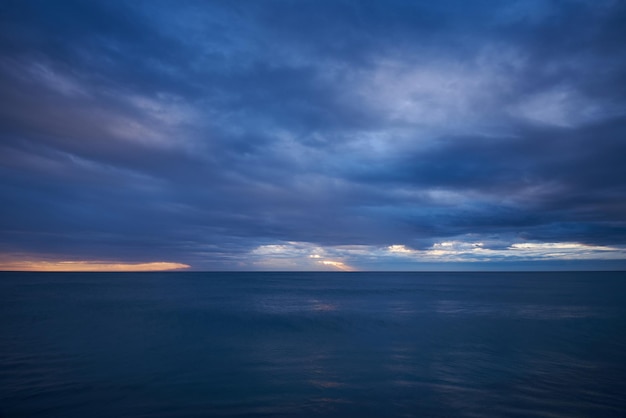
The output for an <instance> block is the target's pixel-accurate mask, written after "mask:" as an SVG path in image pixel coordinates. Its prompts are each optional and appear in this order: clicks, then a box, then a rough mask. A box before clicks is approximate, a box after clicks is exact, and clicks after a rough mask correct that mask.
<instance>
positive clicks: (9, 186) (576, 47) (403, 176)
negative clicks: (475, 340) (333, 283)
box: [0, 0, 626, 270]
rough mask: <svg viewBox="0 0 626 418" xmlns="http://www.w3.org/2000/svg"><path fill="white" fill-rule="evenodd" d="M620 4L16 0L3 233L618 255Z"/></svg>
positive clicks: (328, 252) (210, 255) (225, 258)
mask: <svg viewBox="0 0 626 418" xmlns="http://www.w3.org/2000/svg"><path fill="white" fill-rule="evenodd" d="M624 22H626V7H624V5H622V4H621V3H619V2H611V1H597V2H556V1H555V2H552V1H546V2H521V1H519V2H518V1H514V2H505V3H503V2H499V1H488V0H487V1H480V2H478V3H475V4H472V5H471V6H469V5H467V4H465V3H463V2H458V1H452V0H446V1H442V2H438V3H437V4H434V3H423V2H412V3H411V2H404V1H391V2H388V3H385V5H384V6H383V5H381V4H380V3H379V2H375V1H362V2H352V1H342V2H331V1H328V2H327V1H317V2H308V1H304V2H299V3H298V4H297V5H292V4H288V3H284V2H274V1H267V2H260V3H247V4H245V5H243V4H241V3H229V2H218V3H210V4H208V3H207V4H199V3H193V2H191V3H181V4H180V5H176V7H174V6H173V5H172V4H170V3H168V2H155V3H154V4H151V5H150V7H147V5H145V4H141V3H127V2H122V1H106V2H105V1H93V2H89V3H88V4H87V3H83V2H75V1H69V0H68V1H60V2H55V4H54V5H51V4H50V3H49V2H45V1H35V0H33V1H29V2H12V3H10V4H8V5H6V6H4V7H3V13H2V14H0V28H2V29H0V50H1V51H2V54H1V55H2V59H1V60H0V96H1V97H2V98H3V100H1V101H0V176H1V178H2V179H3V180H2V182H1V183H0V196H1V197H0V204H1V207H2V209H1V210H2V216H1V217H0V252H2V253H5V254H31V255H33V256H34V257H36V256H38V255H39V256H40V257H44V258H45V257H54V258H55V259H65V260H75V259H78V260H83V259H85V260H99V259H114V260H118V261H119V263H144V262H145V263H148V262H151V260H155V259H157V260H159V259H170V257H172V259H175V260H178V261H179V262H181V263H184V264H188V265H191V266H193V268H195V269H254V268H259V269H308V270H310V269H337V268H348V266H350V267H353V268H358V269H368V268H379V267H381V266H385V268H390V269H393V268H394V267H397V266H399V265H400V264H394V263H419V262H433V263H434V262H435V261H434V260H442V262H443V261H451V260H459V261H458V262H472V260H476V259H480V260H484V261H485V262H487V261H486V260H493V261H494V262H496V261H498V260H500V261H501V260H519V261H526V262H528V263H532V262H536V261H537V260H546V259H548V258H550V257H548V256H546V254H549V253H550V252H551V251H552V253H555V254H562V255H563V257H566V258H567V257H569V258H567V259H571V258H577V257H579V258H580V259H581V260H592V259H593V260H596V259H597V260H603V259H606V258H607V257H609V258H611V259H614V258H619V257H621V255H620V254H621V253H620V251H621V250H620V248H622V246H623V244H624V242H626V218H625V216H624V214H625V213H626V200H625V196H626V188H625V187H626V186H625V183H624V180H623V179H624V178H626V172H625V168H624V167H625V166H624V164H623V162H622V161H621V160H622V158H621V156H622V155H624V154H625V153H626V145H625V144H626V143H625V142H624V141H623V138H624V135H625V134H626V118H625V115H624V112H625V111H626V97H625V94H624V91H623V89H621V88H620V86H623V85H626V53H625V51H624V46H623V42H620V41H621V38H622V37H623V36H621V35H622V32H623V27H624ZM52 242H54V245H52V244H51V243H52ZM451 242H452V243H456V244H454V245H453V246H452V247H446V246H442V245H443V243H451ZM480 242H482V243H484V245H483V246H482V247H480V246H479V247H475V246H474V244H475V243H480ZM524 243H533V245H539V246H540V245H544V244H545V245H546V247H536V248H533V249H532V250H531V249H529V248H523V247H519V248H518V247H513V245H518V244H519V245H522V244H524ZM559 243H574V244H571V245H580V246H581V247H580V248H578V247H577V248H575V249H571V248H570V249H567V248H555V247H550V246H551V245H557V244H558V245H561V244H559ZM437 245H439V247H437ZM563 245H570V244H563ZM390 248H391V249H390ZM602 248H610V249H611V250H602ZM272 251H273V252H272ZM316 251H317V252H316ZM437 251H439V253H437ZM437 254H439V255H437ZM437 257H438V258H437ZM563 257H557V258H559V259H565V258H563ZM324 262H326V264H324ZM342 263H343V264H342ZM377 263H379V264H377ZM412 265H413V266H414V267H415V266H416V265H415V264H412ZM404 266H405V267H406V265H404ZM418 267H419V266H418ZM381 268H382V267H381Z"/></svg>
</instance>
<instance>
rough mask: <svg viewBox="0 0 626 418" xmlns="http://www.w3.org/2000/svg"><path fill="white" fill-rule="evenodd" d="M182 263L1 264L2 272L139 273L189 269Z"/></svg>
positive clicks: (87, 262) (68, 262) (78, 262)
mask: <svg viewBox="0 0 626 418" xmlns="http://www.w3.org/2000/svg"><path fill="white" fill-rule="evenodd" d="M189 267H190V266H189V265H187V264H182V263H170V262H164V261H159V262H151V263H134V264H130V263H111V262H100V261H39V260H35V261H8V262H2V263H0V270H2V271H47V272H53V271H59V272H71V271H76V272H138V271H166V270H179V269H187V268H189Z"/></svg>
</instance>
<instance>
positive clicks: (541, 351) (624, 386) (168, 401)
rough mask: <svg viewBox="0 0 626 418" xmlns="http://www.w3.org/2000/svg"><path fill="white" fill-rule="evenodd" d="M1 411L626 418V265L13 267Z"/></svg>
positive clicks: (0, 311) (0, 282)
mask: <svg viewBox="0 0 626 418" xmlns="http://www.w3.org/2000/svg"><path fill="white" fill-rule="evenodd" d="M0 416H1V417H81V418H82V417H179V416H181V417H221V416H224V417H260V416H268V417H269V416H285V417H291V416H304V417H307V416H308V417H314V416H330V417H383V416H388V417H391V416H407V417H409V416H417V417H481V416H492V417H529V416H537V417H548V416H549V417H620V416H626V274H624V273H515V274H512V273H140V274H137V273H129V274H120V273H114V274H102V273H87V274H84V273H70V274H67V273H52V274H50V273H1V274H0Z"/></svg>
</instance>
